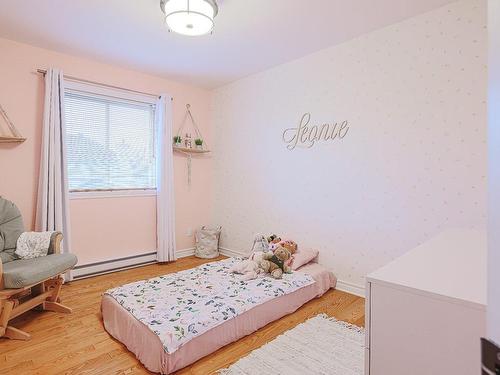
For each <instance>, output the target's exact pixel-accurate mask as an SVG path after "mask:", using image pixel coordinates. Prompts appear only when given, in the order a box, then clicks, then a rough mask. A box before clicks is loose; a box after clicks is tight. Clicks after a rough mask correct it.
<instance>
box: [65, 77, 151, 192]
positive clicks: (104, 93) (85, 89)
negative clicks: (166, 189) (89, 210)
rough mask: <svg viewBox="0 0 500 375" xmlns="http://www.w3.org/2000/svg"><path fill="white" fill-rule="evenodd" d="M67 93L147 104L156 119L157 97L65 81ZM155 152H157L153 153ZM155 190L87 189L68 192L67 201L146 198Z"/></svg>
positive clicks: (75, 81) (86, 83) (87, 83)
mask: <svg viewBox="0 0 500 375" xmlns="http://www.w3.org/2000/svg"><path fill="white" fill-rule="evenodd" d="M67 91H71V92H77V93H78V92H80V93H82V94H87V95H92V96H96V97H99V96H101V97H106V98H108V99H109V98H116V99H117V100H118V101H122V102H123V101H128V102H135V103H141V104H147V105H150V106H152V108H153V121H154V119H155V117H156V101H157V97H156V96H153V95H146V94H141V93H136V92H133V91H128V90H126V89H119V88H112V87H107V86H101V85H98V84H94V83H90V82H82V81H77V80H71V79H66V80H65V84H64V94H65V95H66V92H67ZM157 131H158V129H156V124H154V130H153V134H154V136H155V139H154V143H155V146H156V135H157V134H156V133H157ZM155 152H157V150H156V151H155ZM156 195H157V189H156V188H152V189H142V188H131V189H89V190H78V191H71V190H70V191H69V199H100V198H120V197H147V196H156Z"/></svg>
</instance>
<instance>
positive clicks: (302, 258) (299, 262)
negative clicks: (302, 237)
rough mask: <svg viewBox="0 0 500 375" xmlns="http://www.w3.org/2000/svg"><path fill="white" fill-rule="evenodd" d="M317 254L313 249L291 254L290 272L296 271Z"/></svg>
mask: <svg viewBox="0 0 500 375" xmlns="http://www.w3.org/2000/svg"><path fill="white" fill-rule="evenodd" d="M318 254H319V251H318V250H313V249H300V250H299V251H297V252H296V253H295V254H293V262H292V270H294V271H296V270H297V269H299V268H300V267H302V266H303V265H304V264H307V263H309V262H310V261H312V260H313V259H314V258H316V257H317V256H318Z"/></svg>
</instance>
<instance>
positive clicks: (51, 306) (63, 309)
mask: <svg viewBox="0 0 500 375" xmlns="http://www.w3.org/2000/svg"><path fill="white" fill-rule="evenodd" d="M43 309H44V310H46V311H54V312H59V313H66V314H71V312H72V311H73V310H71V308H69V307H67V306H64V305H61V304H60V303H58V302H51V301H45V302H44V303H43Z"/></svg>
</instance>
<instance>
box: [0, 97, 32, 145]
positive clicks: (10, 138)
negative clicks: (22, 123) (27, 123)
mask: <svg viewBox="0 0 500 375" xmlns="http://www.w3.org/2000/svg"><path fill="white" fill-rule="evenodd" d="M0 115H1V116H2V117H3V119H4V120H5V122H6V123H7V126H8V127H9V130H10V133H11V134H4V133H3V132H2V131H1V130H0V143H7V142H18V143H20V142H24V141H25V140H26V138H24V137H23V136H22V135H21V134H20V133H19V131H18V130H17V129H16V127H15V126H14V124H13V123H12V121H11V120H10V118H9V116H7V112H5V110H4V109H3V107H2V105H1V104H0Z"/></svg>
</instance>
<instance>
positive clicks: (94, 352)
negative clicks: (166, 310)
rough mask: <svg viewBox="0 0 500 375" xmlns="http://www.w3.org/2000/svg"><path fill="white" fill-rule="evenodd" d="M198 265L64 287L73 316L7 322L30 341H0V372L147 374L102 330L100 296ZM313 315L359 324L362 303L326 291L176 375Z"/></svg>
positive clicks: (225, 359)
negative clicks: (128, 285) (322, 315)
mask: <svg viewBox="0 0 500 375" xmlns="http://www.w3.org/2000/svg"><path fill="white" fill-rule="evenodd" d="M220 259H222V257H221V258H220ZM216 260H217V259H216ZM202 263H204V261H203V260H201V259H197V258H195V257H188V258H182V259H179V260H178V261H176V262H174V263H170V264H162V265H160V264H158V265H150V266H145V267H141V268H135V269H131V270H127V271H122V272H116V273H112V274H108V275H103V276H97V277H93V278H89V279H85V280H79V281H74V282H72V283H70V284H67V285H64V286H63V290H62V294H61V297H62V300H63V301H64V304H65V305H67V306H70V307H72V308H73V314H71V315H65V314H57V313H52V312H38V311H32V312H28V313H26V314H24V315H22V316H20V317H18V318H16V319H15V320H13V321H12V323H11V324H12V325H13V326H14V327H17V328H20V329H22V330H24V331H27V332H29V333H30V334H31V335H32V339H31V341H28V342H24V341H11V340H8V339H0V374H2V375H7V374H19V375H21V374H22V375H29V374H39V375H48V374H103V375H104V374H105V375H109V374H150V372H149V371H147V370H146V369H145V368H144V367H143V366H142V365H141V363H140V362H139V361H138V360H137V359H136V358H135V356H134V355H133V354H132V353H130V352H129V351H128V350H127V349H126V348H125V347H124V346H123V345H122V344H120V343H119V342H118V341H116V340H114V339H113V338H111V336H109V335H108V334H107V333H106V331H105V330H104V328H103V324H102V320H101V312H100V302H101V295H102V293H103V292H104V291H105V290H107V289H109V288H112V287H116V286H118V285H121V284H125V283H127V282H132V281H137V280H142V279H146V278H150V277H154V276H158V275H163V274H166V273H170V272H177V271H180V270H183V269H187V268H192V267H195V266H197V265H200V264H202ZM318 313H326V314H328V315H330V316H334V317H336V318H338V319H341V320H345V321H348V322H350V323H354V324H356V325H359V326H363V325H364V299H363V298H360V297H356V296H353V295H351V294H347V293H343V292H340V291H336V290H330V291H329V292H327V293H326V294H325V295H324V296H322V297H321V298H317V299H315V300H313V301H310V302H309V303H307V304H305V305H304V306H302V307H301V308H300V309H299V310H297V311H296V312H295V313H293V314H290V315H288V316H286V317H284V318H282V319H280V320H278V321H276V322H273V323H271V324H268V325H267V326H265V327H263V328H261V329H260V330H258V331H257V332H255V333H253V334H251V335H249V336H247V337H245V338H243V339H241V340H239V341H237V342H235V343H232V344H230V345H227V346H225V347H224V348H221V349H220V350H218V351H217V352H215V353H213V354H212V355H209V356H207V357H205V358H202V359H201V360H199V361H198V362H196V363H194V364H193V365H191V366H189V367H187V368H185V369H183V370H180V371H178V372H177V374H200V375H206V374H211V373H213V372H214V371H216V370H218V369H220V368H223V367H227V366H228V365H230V364H231V363H233V362H235V361H237V360H238V359H239V358H240V357H243V356H245V355H246V354H248V353H249V352H251V351H252V350H253V349H256V348H258V347H260V346H262V345H263V344H265V343H266V342H268V341H270V340H272V339H273V338H275V337H276V336H278V335H279V334H281V333H283V332H284V331H286V330H288V329H290V328H293V327H295V326H296V325H297V324H299V323H301V322H303V321H305V320H306V319H307V318H309V317H311V316H314V315H316V314H318Z"/></svg>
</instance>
